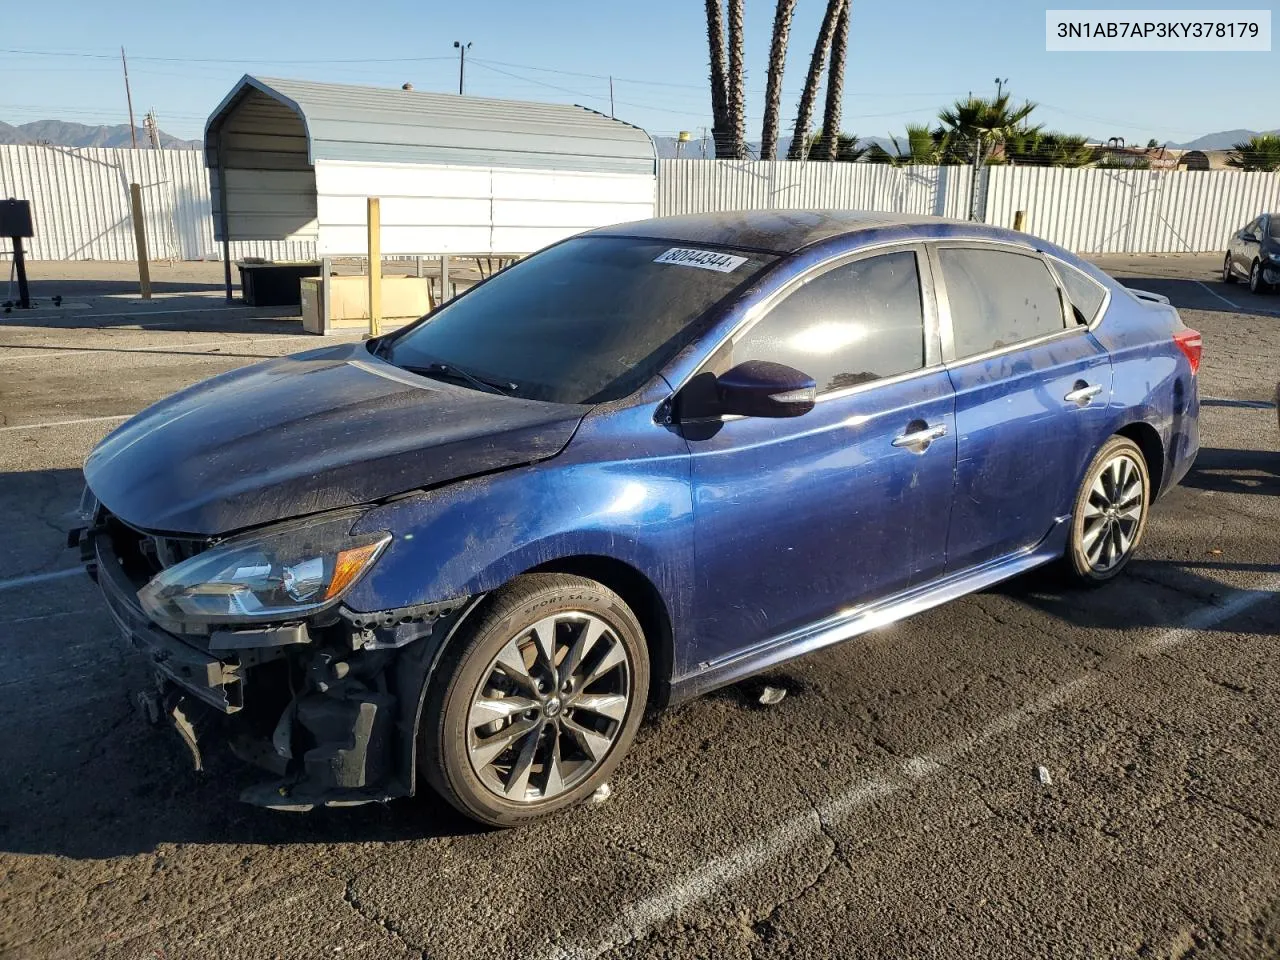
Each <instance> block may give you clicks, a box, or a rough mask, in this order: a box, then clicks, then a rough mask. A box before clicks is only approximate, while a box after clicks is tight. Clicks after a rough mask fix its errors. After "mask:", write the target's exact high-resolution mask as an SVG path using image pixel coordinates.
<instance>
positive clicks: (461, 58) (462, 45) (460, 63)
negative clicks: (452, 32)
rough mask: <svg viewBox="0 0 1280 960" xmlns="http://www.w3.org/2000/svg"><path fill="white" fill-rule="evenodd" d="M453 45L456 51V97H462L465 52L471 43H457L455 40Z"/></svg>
mask: <svg viewBox="0 0 1280 960" xmlns="http://www.w3.org/2000/svg"><path fill="white" fill-rule="evenodd" d="M453 45H454V47H455V48H456V49H457V51H458V96H462V77H463V74H465V73H466V70H467V51H468V50H470V49H471V41H470V40H468V41H467V42H466V43H459V42H458V41H457V40H455V41H453Z"/></svg>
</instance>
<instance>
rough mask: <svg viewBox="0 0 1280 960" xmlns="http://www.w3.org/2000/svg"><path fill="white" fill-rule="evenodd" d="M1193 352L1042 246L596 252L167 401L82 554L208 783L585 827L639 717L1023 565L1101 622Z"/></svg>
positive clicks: (751, 217)
mask: <svg viewBox="0 0 1280 960" xmlns="http://www.w3.org/2000/svg"><path fill="white" fill-rule="evenodd" d="M1200 348H1201V343H1200V335H1199V334H1198V333H1197V332H1196V331H1194V330H1190V329H1188V328H1187V327H1185V326H1183V324H1182V322H1181V320H1180V319H1179V317H1178V313H1177V311H1176V310H1174V309H1173V307H1172V306H1170V305H1169V303H1168V302H1167V301H1166V300H1164V299H1163V298H1160V297H1156V296H1154V295H1150V294H1142V293H1139V292H1135V291H1130V290H1127V289H1125V288H1124V287H1122V286H1120V285H1118V284H1117V283H1115V282H1114V281H1113V280H1111V279H1110V278H1108V277H1107V276H1105V275H1104V274H1102V273H1101V272H1099V271H1098V270H1097V269H1096V268H1094V267H1093V266H1091V265H1090V264H1088V263H1085V262H1084V261H1082V260H1080V259H1079V258H1077V257H1075V256H1073V255H1072V254H1071V253H1068V252H1067V251H1065V250H1062V249H1059V248H1058V247H1056V246H1054V245H1052V244H1049V243H1045V242H1043V241H1040V240H1037V239H1035V238H1034V237H1030V236H1028V235H1026V234H1021V233H1013V232H1010V231H1008V230H1002V229H997V228H994V227H989V226H984V225H980V224H971V223H962V222H955V221H947V220H941V219H937V218H930V217H907V216H899V215H887V214H885V215H881V214H865V213H840V212H802V211H785V212H784V211H778V212H757V213H728V214H716V215H705V216H689V217H676V218H670V219H659V220H650V221H644V222H639V223H628V224H622V225H619V226H613V227H608V228H604V229H600V230H595V231H592V232H590V233H587V234H583V235H580V236H577V237H574V238H572V239H569V240H566V241H564V242H562V243H559V244H557V245H555V246H552V247H550V248H548V249H546V250H543V251H542V252H540V253H538V254H535V255H534V256H532V257H530V258H528V259H526V260H524V261H521V262H519V263H517V264H516V265H514V266H513V267H511V268H509V269H508V270H506V271H503V272H501V273H499V274H497V275H495V276H493V277H491V278H490V279H489V280H487V281H485V282H484V283H482V284H480V285H478V286H477V287H475V288H474V289H472V290H471V291H469V292H467V293H466V294H464V295H463V296H461V297H459V298H457V299H456V300H454V301H452V302H450V303H448V304H445V305H444V306H442V307H440V308H439V309H437V310H436V311H434V312H433V313H432V314H430V315H429V316H427V317H425V318H423V319H422V320H421V321H419V322H417V323H415V324H413V325H411V326H409V327H407V328H404V329H402V330H399V331H396V332H393V333H390V334H388V335H386V336H383V337H380V338H377V339H374V340H369V341H367V342H364V343H359V344H344V345H339V346H328V347H324V348H321V349H318V350H314V351H311V352H308V353H303V354H299V355H296V356H293V357H286V358H282V359H278V360H273V361H270V362H267V363H263V364H259V365H256V366H253V367H247V368H244V369H241V370H238V371H235V372H232V373H228V374H225V375H223V376H220V377H216V378H214V379H213V380H210V381H208V382H206V383H202V384H198V385H196V386H194V387H191V388H189V389H187V390H185V391H183V392H181V393H178V394H176V395H174V396H173V397H170V398H169V399H167V400H164V401H162V402H160V403H158V404H156V405H155V406H153V407H151V408H150V409H148V410H146V411H144V412H143V413H141V414H139V415H138V416H137V417H135V418H134V419H132V420H131V421H129V422H128V423H127V424H125V425H124V426H122V427H121V428H120V429H119V430H117V431H116V432H115V433H113V434H112V435H110V436H109V437H107V438H106V439H105V440H104V441H103V442H102V443H101V444H100V445H99V446H98V447H97V449H95V450H94V452H93V453H92V454H91V455H90V457H89V459H88V461H87V463H86V465H85V476H86V481H87V488H86V492H85V499H84V504H83V505H82V512H83V514H84V516H85V519H86V525H85V527H84V529H83V530H82V531H80V532H79V534H78V536H77V540H78V543H79V546H80V549H81V551H82V556H83V557H84V560H85V562H86V564H87V567H88V569H89V572H90V574H91V575H92V576H94V577H95V578H96V580H97V581H98V583H99V584H100V586H101V589H102V592H103V595H104V598H105V600H106V602H107V606H108V607H109V609H110V611H111V613H112V615H113V617H114V618H115V621H116V623H117V624H118V626H119V628H120V631H121V633H122V634H123V635H124V637H125V638H126V639H127V640H128V642H129V643H131V644H132V645H133V646H134V647H136V648H137V649H138V650H139V651H141V652H142V654H143V655H144V656H146V657H147V658H148V660H149V662H150V664H151V666H152V668H153V672H154V674H155V686H154V688H153V689H150V690H148V691H145V692H143V694H142V695H141V702H142V703H143V704H144V705H146V706H147V708H148V712H149V713H151V714H152V716H154V717H157V718H159V717H168V718H170V721H171V722H172V723H174V724H175V725H176V726H177V728H178V730H179V731H180V732H181V733H182V734H183V736H184V738H185V740H186V742H187V744H188V746H189V747H190V748H191V750H192V753H193V756H194V757H195V760H196V763H197V764H199V763H200V760H201V751H202V750H203V749H204V748H205V746H206V743H207V732H208V731H211V730H214V729H216V728H218V727H221V728H223V729H224V732H225V733H226V734H227V735H229V739H230V742H231V743H232V744H233V746H234V747H235V749H237V750H238V751H239V752H240V753H241V754H242V755H243V756H244V757H245V758H246V759H249V760H252V761H253V762H256V763H258V764H260V765H262V766H263V767H265V768H266V769H268V770H270V771H271V775H270V777H269V778H268V779H266V780H265V781H264V782H263V783H262V784H261V785H260V786H259V787H256V788H252V789H250V790H248V791H246V794H245V799H247V800H250V801H252V802H256V803H260V804H264V805H267V806H272V807H277V808H288V809H310V808H311V807H314V806H316V805H322V804H335V805H336V804H350V803H357V802H363V801H370V800H375V801H376V800H385V799H388V798H390V797H395V796H405V795H409V794H412V793H414V792H415V790H417V789H419V785H420V784H427V785H430V787H432V788H434V789H435V790H436V791H437V792H438V793H439V794H440V795H442V796H443V797H445V798H446V799H447V800H448V801H449V802H450V803H452V804H453V805H454V806H456V807H457V808H458V809H459V810H461V811H463V812H464V813H465V814H467V815H468V816H470V817H473V818H475V819H476V820H478V821H481V822H483V823H486V824H492V825H514V824H519V823H522V822H525V821H528V820H531V819H534V818H537V817H540V816H543V815H546V814H549V813H551V812H553V811H555V810H558V809H561V808H563V807H565V806H567V805H569V804H573V803H575V802H578V801H580V800H582V799H584V798H585V797H588V796H589V795H591V793H592V792H593V791H595V790H596V789H597V788H598V787H599V786H600V785H601V784H603V783H604V782H605V781H606V779H607V778H608V777H609V775H610V773H611V772H612V771H613V769H614V768H615V766H616V765H617V764H618V763H619V762H620V761H621V760H622V758H623V755H624V754H625V752H626V750H627V748H628V746H629V745H630V744H631V742H632V739H633V738H634V736H635V733H636V728H637V726H638V725H639V723H640V720H641V716H642V714H643V712H644V709H645V707H646V705H647V704H659V705H661V704H666V703H672V702H676V701H679V700H682V699H684V698H688V697H691V696H694V695H697V694H700V693H703V692H705V691H707V690H711V689H712V688H715V687H717V686H721V685H723V684H728V683H732V682H734V681H737V680H739V679H741V678H743V677H746V676H748V675H750V674H753V673H756V672H758V671H761V670H764V669H766V668H769V667H773V666H775V665H777V664H779V663H782V662H784V661H787V660H790V659H792V658H794V657H797V656H800V655H802V654H805V653H809V652H811V651H814V650H817V649H820V648H822V647H826V646H828V645H831V644H834V643H838V642H841V641H845V640H849V639H851V638H854V637H857V636H858V635H859V634H862V633H864V632H866V631H868V630H872V629H874V628H876V627H879V626H883V625H885V624H887V623H890V622H893V621H895V620H898V619H900V618H902V617H906V616H909V615H910V614H913V613H916V612H919V611H921V610H924V609H927V608H929V607H933V606H936V605H938V604H941V603H944V602H946V601H948V600H951V599H954V598H956V597H959V596H962V595H964V594H967V593H971V592H973V591H975V590H981V589H983V588H985V587H988V586H990V585H991V584H994V583H996V582H998V581H1000V580H1004V579H1006V578H1008V577H1011V576H1014V575H1016V574H1019V573H1022V572H1023V571H1026V570H1029V569H1031V568H1033V567H1037V566H1039V565H1041V564H1047V563H1057V564H1059V566H1060V568H1061V570H1062V573H1063V575H1064V576H1065V577H1067V578H1069V579H1071V580H1073V581H1075V582H1077V583H1079V584H1081V585H1086V586H1087V585H1096V584H1101V583H1105V582H1106V581H1108V580H1111V579H1112V578H1113V577H1115V576H1116V575H1117V574H1119V573H1120V571H1121V570H1123V569H1124V567H1125V565H1126V564H1127V563H1128V562H1129V560H1130V559H1131V558H1132V556H1133V555H1134V551H1135V550H1137V549H1138V546H1139V544H1140V543H1141V540H1142V535H1143V529H1144V527H1145V525H1146V523H1147V519H1148V513H1149V510H1150V509H1151V505H1152V504H1153V502H1154V501H1155V500H1156V498H1157V497H1158V496H1159V495H1160V494H1161V493H1163V492H1165V491H1166V490H1168V489H1169V488H1170V487H1171V486H1173V485H1174V484H1176V483H1177V482H1178V481H1179V479H1180V478H1181V477H1182V476H1183V475H1184V474H1185V473H1186V471H1187V470H1188V468H1189V467H1190V465H1191V463H1192V460H1193V459H1194V457H1195V455H1196V451H1197V448H1198V444H1199V435H1198V427H1197V419H1198V412H1199V399H1198V394H1197V387H1196V372H1197V368H1198V366H1199V363H1200Z"/></svg>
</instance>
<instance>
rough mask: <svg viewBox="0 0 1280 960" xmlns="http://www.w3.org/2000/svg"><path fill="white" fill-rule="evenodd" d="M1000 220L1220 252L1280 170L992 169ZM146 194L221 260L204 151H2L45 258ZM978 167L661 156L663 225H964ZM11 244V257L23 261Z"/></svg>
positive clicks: (197, 251)
mask: <svg viewBox="0 0 1280 960" xmlns="http://www.w3.org/2000/svg"><path fill="white" fill-rule="evenodd" d="M982 173H983V182H982V184H981V186H982V191H981V193H980V195H979V198H980V203H979V208H980V209H981V210H982V211H983V215H984V219H985V220H986V222H988V223H994V224H999V225H1001V226H1008V227H1011V226H1013V216H1014V213H1015V212H1016V211H1018V210H1025V211H1026V212H1027V224H1026V229H1027V230H1028V231H1029V232H1030V233H1033V234H1036V235H1037V236H1041V237H1044V238H1045V239H1046V240H1050V241H1053V242H1054V243H1057V244H1060V245H1062V246H1064V247H1067V248H1068V249H1072V250H1077V251H1081V252H1085V253H1171V252H1201V251H1212V250H1221V249H1223V245H1224V244H1225V243H1226V238H1227V237H1228V236H1229V235H1230V234H1231V233H1232V232H1233V231H1234V230H1237V229H1239V227H1240V226H1241V225H1243V224H1244V223H1246V222H1247V221H1248V220H1250V219H1251V218H1252V217H1255V216H1257V214H1258V213H1260V212H1263V211H1265V210H1277V209H1280V173H1245V172H1243V171H1240V170H1209V171H1185V170H1159V171H1157V170H1104V169H1096V168H1088V169H1065V168H1061V167H1024V166H1017V167H1015V166H995V167H989V168H987V169H985V170H984V171H983V172H982ZM130 182H137V183H139V184H141V186H142V199H143V215H144V217H145V219H146V227H147V237H148V242H149V247H150V253H151V256H152V257H155V258H158V259H164V258H174V259H184V260H198V259H217V258H219V257H221V253H222V251H221V245H220V244H217V243H215V242H214V239H213V219H212V214H211V203H210V194H209V177H208V172H207V170H206V168H205V163H204V155H203V153H202V152H201V151H199V150H128V149H106V148H88V149H80V150H70V149H65V148H61V147H49V146H26V145H23V146H11V145H4V146H0V197H18V198H25V199H29V200H31V203H32V216H33V218H34V220H35V225H36V236H35V238H34V239H33V240H32V241H31V242H30V244H29V256H31V257H32V259H37V260H131V259H134V256H135V254H134V240H133V227H132V224H131V223H130V217H129V183H130ZM972 186H973V176H972V170H971V169H970V168H969V167H931V166H930V167H926V166H917V167H893V166H888V165H885V164H868V163H812V162H800V163H797V162H794V161H786V160H773V161H760V160H749V161H738V160H662V161H660V162H659V169H658V204H657V214H658V215H659V216H671V215H674V214H681V213H703V212H709V211H716V210H773V209H800V208H827V209H857V210H879V211H885V212H891V213H919V214H934V215H938V216H946V217H957V218H964V217H966V216H968V213H969V202H970V195H971V190H972ZM10 252H11V251H10V249H9V242H8V241H7V240H0V256H7V255H8V254H9V253H10ZM231 255H232V256H233V257H236V258H239V257H245V256H258V257H265V258H267V259H272V260H295V259H312V258H314V257H315V244H314V242H309V241H291V242H286V241H269V240H262V241H244V242H236V243H232V244H231Z"/></svg>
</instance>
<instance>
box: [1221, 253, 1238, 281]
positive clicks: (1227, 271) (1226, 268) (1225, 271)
mask: <svg viewBox="0 0 1280 960" xmlns="http://www.w3.org/2000/svg"><path fill="white" fill-rule="evenodd" d="M1234 280H1235V275H1234V274H1233V273H1232V272H1231V254H1227V258H1226V259H1225V260H1223V261H1222V282H1223V283H1231V282H1232V281H1234Z"/></svg>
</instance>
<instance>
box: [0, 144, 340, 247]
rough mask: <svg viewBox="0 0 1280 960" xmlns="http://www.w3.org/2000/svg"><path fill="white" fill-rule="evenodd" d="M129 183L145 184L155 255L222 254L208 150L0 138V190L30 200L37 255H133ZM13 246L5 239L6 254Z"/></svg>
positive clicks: (275, 244)
mask: <svg viewBox="0 0 1280 960" xmlns="http://www.w3.org/2000/svg"><path fill="white" fill-rule="evenodd" d="M130 183H137V184H139V185H140V186H141V187H142V214H143V219H144V221H145V225H146V231H147V246H148V253H149V254H150V256H151V257H152V258H153V259H157V260H163V259H175V260H214V259H221V257H222V246H221V244H217V243H215V242H214V239H213V216H212V212H211V203H210V197H209V174H208V171H207V169H206V168H205V163H204V154H203V152H202V151H200V150H131V149H118V148H106V147H86V148H82V149H76V150H72V149H67V148H63V147H52V146H29V145H0V197H6V198H7V197H16V198H18V199H26V200H30V201H31V216H32V219H33V220H34V221H35V234H36V235H35V236H34V237H33V238H32V239H31V240H30V241H28V243H27V255H28V256H29V257H30V258H31V259H33V260H133V259H135V258H136V255H137V254H136V250H135V247H134V237H133V224H132V222H131V219H130V212H129V184H130ZM11 247H12V244H11V243H10V241H8V240H3V239H0V256H8V255H11V254H12V249H11ZM230 251H231V256H232V257H233V258H237V259H238V258H240V257H265V258H267V259H271V260H309V259H312V258H314V256H315V244H314V243H306V242H275V241H244V242H236V243H232V244H231V248H230Z"/></svg>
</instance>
